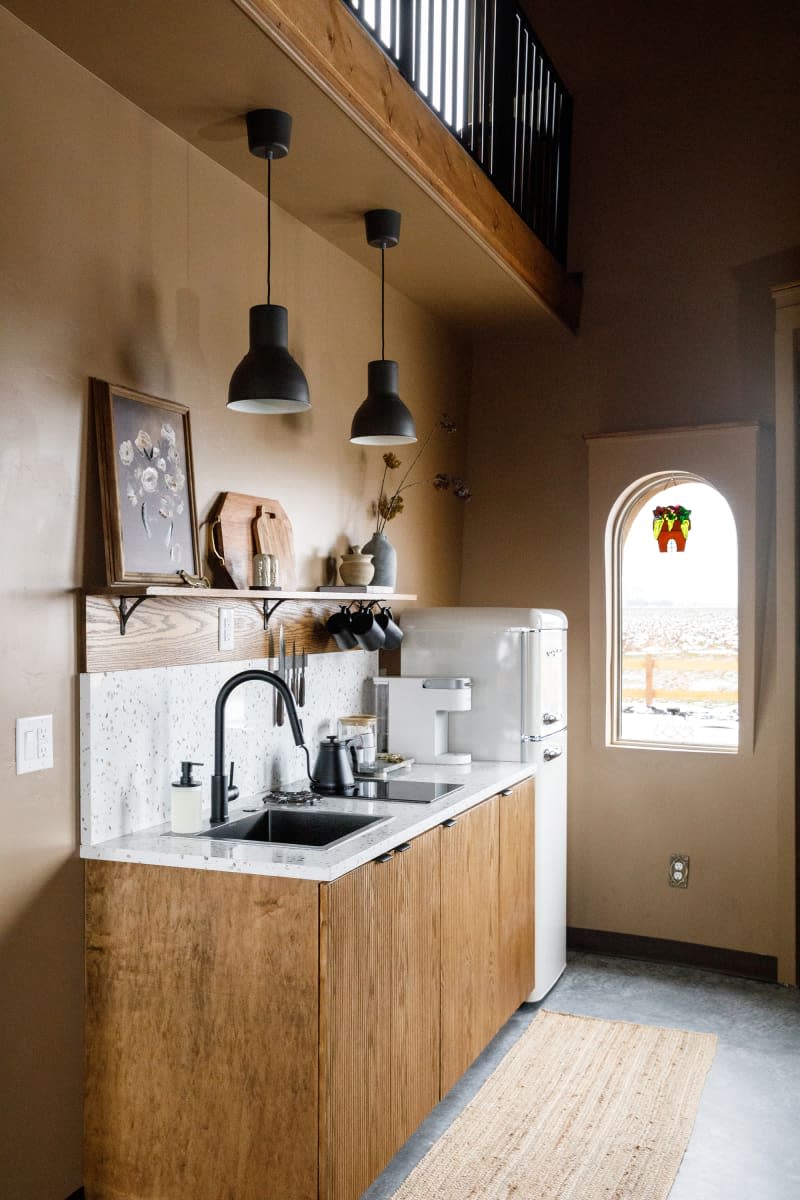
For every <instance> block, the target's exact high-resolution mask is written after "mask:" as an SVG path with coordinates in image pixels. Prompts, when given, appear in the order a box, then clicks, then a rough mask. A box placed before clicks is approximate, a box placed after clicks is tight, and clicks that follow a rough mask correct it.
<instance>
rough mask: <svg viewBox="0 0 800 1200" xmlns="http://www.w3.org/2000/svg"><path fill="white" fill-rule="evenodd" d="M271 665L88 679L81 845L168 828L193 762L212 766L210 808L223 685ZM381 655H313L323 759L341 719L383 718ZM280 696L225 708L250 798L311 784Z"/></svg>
mask: <svg viewBox="0 0 800 1200" xmlns="http://www.w3.org/2000/svg"><path fill="white" fill-rule="evenodd" d="M271 665H272V664H271V663H270V661H269V660H267V659H248V660H247V661H242V662H235V663H230V662H228V663H204V664H199V665H196V666H186V667H157V668H152V669H147V670H141V671H107V672H104V673H97V674H91V675H81V681H80V710H81V711H80V718H81V719H80V730H81V745H80V762H81V841H82V842H83V843H84V844H87V843H88V844H90V845H93V844H94V843H96V842H103V841H106V839H107V838H113V837H120V836H121V835H122V834H126V833H138V832H140V831H141V830H143V829H149V828H150V827H151V826H153V825H161V824H163V823H164V822H165V821H168V820H169V816H170V792H169V789H170V784H171V782H172V781H173V780H175V779H178V778H179V776H180V764H181V762H182V761H183V760H188V761H193V762H199V763H202V764H203V766H201V767H198V768H196V771H195V775H196V778H198V779H202V780H203V785H204V803H205V806H206V808H207V807H208V804H209V797H210V779H211V775H212V774H213V770H214V702H215V700H216V698H217V693H218V692H219V689H220V687H221V686H222V684H223V683H224V682H225V681H226V680H227V679H230V677H231V676H232V675H236V674H237V673H238V672H239V671H246V670H250V669H259V670H269V669H270V666H271ZM377 673H378V655H377V653H365V652H364V651H352V650H351V651H348V652H346V653H338V654H313V655H309V659H308V668H307V670H306V703H305V707H304V708H302V709H300V710H299V716H300V718H301V720H302V722H303V729H304V732H305V740H306V744H307V746H308V749H309V754H310V756H311V765H312V768H313V765H314V760H315V758H316V755H317V750H318V749H319V744H320V741H321V740H322V739H323V738H325V737H326V736H327V735H328V734H330V733H336V720H337V718H338V717H340V716H347V715H350V714H352V713H359V712H374V711H375V698H374V685H373V684H372V682H371V681H372V677H373V676H374V675H377ZM276 696H277V693H276V691H275V689H274V688H272V687H270V685H269V684H267V683H264V682H263V681H249V682H247V683H244V684H240V686H239V687H238V688H236V689H235V690H234V691H233V692H232V693H231V695H230V696H229V698H228V702H227V705H226V709H225V757H226V759H227V762H228V763H230V761H231V760H233V761H234V762H235V764H236V770H235V775H234V783H236V784H237V785H238V787H239V789H240V792H241V795H242V796H246V795H249V794H251V793H254V792H258V791H261V790H265V789H269V788H272V787H276V786H278V785H284V784H288V783H292V782H306V764H305V755H304V754H303V752H302V750H300V749H299V748H298V747H296V746H295V744H294V738H293V737H292V731H291V729H290V727H289V723H288V721H287V720H286V719H284V724H283V725H282V726H279V725H276V724H275V723H274V712H275V703H274V702H275V697H276Z"/></svg>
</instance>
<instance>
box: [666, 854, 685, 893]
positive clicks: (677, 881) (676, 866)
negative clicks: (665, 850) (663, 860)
mask: <svg viewBox="0 0 800 1200" xmlns="http://www.w3.org/2000/svg"><path fill="white" fill-rule="evenodd" d="M669 886H670V887H679V888H685V887H688V886H689V855H688V854H670V856H669Z"/></svg>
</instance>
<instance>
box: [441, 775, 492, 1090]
mask: <svg viewBox="0 0 800 1200" xmlns="http://www.w3.org/2000/svg"><path fill="white" fill-rule="evenodd" d="M498 834H499V830H498V802H497V798H496V797H495V798H494V799H493V800H489V801H487V802H486V803H485V804H479V805H478V806H477V807H476V808H473V809H470V810H469V811H468V812H465V813H462V815H461V816H459V817H457V818H455V821H454V822H453V823H452V824H445V825H443V826H442V831H441V878H442V993H441V994H442V1063H441V1091H442V1095H444V1094H445V1093H446V1092H448V1091H449V1090H450V1088H451V1087H452V1086H453V1084H454V1083H455V1082H456V1080H457V1079H459V1078H460V1076H461V1075H462V1074H463V1073H464V1071H465V1070H466V1069H467V1067H468V1066H469V1065H470V1063H471V1062H473V1060H474V1059H475V1058H477V1056H478V1055H479V1054H480V1052H481V1050H483V1048H484V1046H485V1045H486V1044H487V1042H489V1041H490V1040H491V1038H492V1037H493V1036H494V1034H495V1033H496V1032H497V1030H498V1028H499V1022H498V1011H499V1005H498V980H497V950H498V887H497V869H498Z"/></svg>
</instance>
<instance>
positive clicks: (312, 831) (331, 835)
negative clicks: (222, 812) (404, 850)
mask: <svg viewBox="0 0 800 1200" xmlns="http://www.w3.org/2000/svg"><path fill="white" fill-rule="evenodd" d="M388 819H389V818H387V817H367V816H364V815H362V814H361V813H340V812H324V811H322V812H321V811H318V810H317V811H305V810H304V811H302V812H298V811H297V810H292V809H286V808H268V809H265V810H264V811H263V812H259V813H251V814H248V816H246V817H239V818H238V820H235V821H228V822H226V823H225V824H224V825H212V827H211V828H210V829H204V830H203V831H202V833H197V834H195V835H194V836H195V837H209V838H217V839H223V840H225V841H238V842H274V843H278V844H280V845H284V846H287V845H288V846H317V847H320V846H332V845H333V844H334V842H341V841H343V840H344V839H345V838H348V837H353V836H354V835H355V834H357V833H360V832H361V830H362V829H366V827H367V826H368V825H374V824H375V823H376V822H378V821H386V820H388Z"/></svg>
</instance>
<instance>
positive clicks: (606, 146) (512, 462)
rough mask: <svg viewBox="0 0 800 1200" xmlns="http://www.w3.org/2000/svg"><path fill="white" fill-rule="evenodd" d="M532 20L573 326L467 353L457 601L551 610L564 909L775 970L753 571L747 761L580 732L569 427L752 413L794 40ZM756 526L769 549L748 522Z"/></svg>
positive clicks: (614, 19)
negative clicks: (544, 75)
mask: <svg viewBox="0 0 800 1200" xmlns="http://www.w3.org/2000/svg"><path fill="white" fill-rule="evenodd" d="M534 18H535V25H536V29H537V31H538V32H539V33H540V35H541V37H542V38H543V40H544V43H545V45H546V46H547V47H548V50H549V52H550V53H551V55H552V56H553V58H554V60H555V61H556V62H557V63H558V64H559V67H560V69H561V71H562V72H563V74H564V75H565V78H566V81H567V84H568V86H570V87H571V88H572V89H573V90H574V94H575V110H576V111H575V156H574V160H573V187H574V192H573V196H574V219H573V223H572V228H571V234H572V252H571V262H570V265H571V266H573V267H575V268H579V269H582V270H584V272H585V277H584V289H585V290H584V307H583V316H582V327H581V330H580V332H579V334H578V336H577V337H576V338H575V339H572V338H570V337H569V336H568V335H566V334H564V335H558V336H554V337H552V338H551V339H549V340H548V341H547V342H544V341H542V342H540V343H539V344H530V343H529V344H525V343H523V342H522V341H521V340H520V341H516V342H513V343H509V342H505V343H504V342H501V341H500V342H498V341H494V342H492V343H491V344H490V345H486V346H484V347H483V348H482V349H481V350H480V352H479V353H478V355H477V360H476V370H475V380H474V385H473V386H474V392H473V410H472V418H471V422H472V424H471V432H472V442H471V463H470V475H471V478H472V482H473V485H474V490H475V492H476V495H477V499H476V500H475V501H474V502H473V504H472V505H471V507H470V509H469V513H468V520H467V529H466V535H465V561H464V580H463V586H462V602H464V603H497V602H498V601H499V600H502V602H503V603H505V604H525V605H527V604H535V605H544V606H553V607H557V608H562V609H564V610H565V611H566V613H567V614H568V616H569V620H570V676H569V679H570V689H571V692H570V700H569V722H570V783H569V786H570V821H569V922H570V924H571V925H573V926H578V927H584V928H590V929H601V930H610V931H616V932H623V933H633V934H639V935H647V936H654V937H662V938H671V939H676V940H681V941H689V942H697V943H705V944H708V945H712V946H719V947H728V948H733V949H739V950H744V951H751V952H755V953H759V954H767V955H778V956H780V966H781V973H782V978H784V979H790V978H792V977H793V976H792V968H793V945H792V943H793V936H794V913H793V894H792V890H791V888H790V887H787V886H786V881H787V879H788V878H790V876H791V871H790V870H787V869H786V866H787V863H790V862H791V859H792V857H793V855H794V847H793V844H792V842H791V840H787V839H786V837H785V830H786V827H787V823H786V821H785V819H784V817H782V815H781V814H785V812H786V808H787V805H790V804H791V797H787V796H785V795H781V794H779V790H778V782H777V781H778V774H777V769H776V761H777V756H778V754H779V753H783V754H785V753H791V747H786V746H779V745H778V744H777V736H776V728H777V727H776V715H777V707H778V705H779V704H780V697H778V696H777V695H776V691H775V607H774V606H775V593H774V578H773V574H772V571H771V569H770V573H769V575H768V577H767V578H764V579H762V580H760V583H762V584H763V585H764V586H765V587H766V604H767V610H766V611H767V617H766V621H762V624H761V626H760V627H759V629H758V630H757V645H758V648H759V660H758V672H759V673H758V676H757V690H758V694H757V712H756V749H755V754H754V756H753V757H752V758H748V757H745V756H740V757H737V758H735V759H734V758H723V757H721V756H705V755H684V754H669V753H664V754H661V755H653V754H648V753H643V752H639V751H622V750H608V749H603V748H596V747H594V746H592V745H591V743H590V714H591V712H592V711H593V710H594V709H596V707H597V706H598V705H600V704H602V703H603V696H602V694H601V693H600V692H599V691H595V692H592V691H590V684H589V661H590V656H589V570H588V564H589V544H588V507H587V505H588V491H587V483H588V480H587V453H586V447H585V444H584V442H583V435H585V434H588V433H602V432H612V431H615V430H617V431H618V430H628V429H646V428H663V427H665V426H668V425H674V426H678V425H692V424H703V423H714V422H723V421H742V420H759V421H763V422H766V423H768V424H771V423H772V421H773V369H772V353H773V344H772V343H773V338H772V332H773V328H774V311H773V305H772V297H771V295H770V290H769V288H770V285H771V284H773V283H776V282H782V281H786V280H787V279H792V278H797V277H798V267H799V266H800V250H799V249H798V235H799V234H800V224H799V223H798V209H797V196H798V194H799V193H800V188H798V184H800V171H798V155H797V142H796V136H795V133H794V132H793V131H796V129H797V125H798V117H799V116H800V114H799V113H798V92H797V87H796V73H795V72H796V61H795V59H794V54H795V53H796V34H795V40H793V39H792V37H791V36H790V29H789V26H790V24H791V17H790V15H789V12H788V9H784V6H783V5H779V4H774V3H770V4H768V5H767V8H766V9H764V8H763V6H762V7H759V9H758V11H756V9H755V8H752V7H750V8H748V7H747V6H741V5H740V6H737V8H736V16H735V20H732V19H731V10H730V6H729V5H727V4H722V3H717V2H716V0H714V2H708V3H703V4H701V5H696V6H690V8H689V9H687V10H686V11H684V10H681V11H680V13H678V10H676V9H674V8H672V7H670V6H668V5H661V6H655V7H654V6H651V5H641V4H638V3H635V2H634V0H627V2H625V3H622V4H613V5H612V4H605V5H594V6H592V5H583V4H576V3H572V4H567V5H564V4H562V3H555V2H551V0H537V4H536V6H535V13H534ZM511 429H513V431H514V433H513V437H512V436H511V435H510V432H509V431H510V430H511ZM675 466H676V467H677V468H680V466H681V464H680V463H677V464H675ZM763 487H764V489H765V490H766V495H765V496H764V497H763V499H765V500H766V506H767V510H768V511H769V509H770V507H771V505H772V502H773V499H774V496H773V489H774V484H773V483H772V480H771V479H770V478H769V477H765V478H764V480H763ZM761 535H762V537H763V538H766V539H768V546H770V547H772V548H773V551H774V542H773V534H772V529H771V525H770V521H769V520H767V521H766V522H765V525H764V527H763V528H762V529H761ZM749 569H750V570H753V571H754V570H755V569H756V564H755V563H751V564H749ZM782 833H783V836H781V834H782ZM671 851H679V852H682V853H688V854H690V855H691V858H692V874H691V881H690V884H689V887H688V889H687V890H686V891H683V890H678V889H670V888H669V887H668V885H667V865H668V862H669V854H670V852H671ZM779 878H782V879H783V883H780V882H779Z"/></svg>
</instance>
